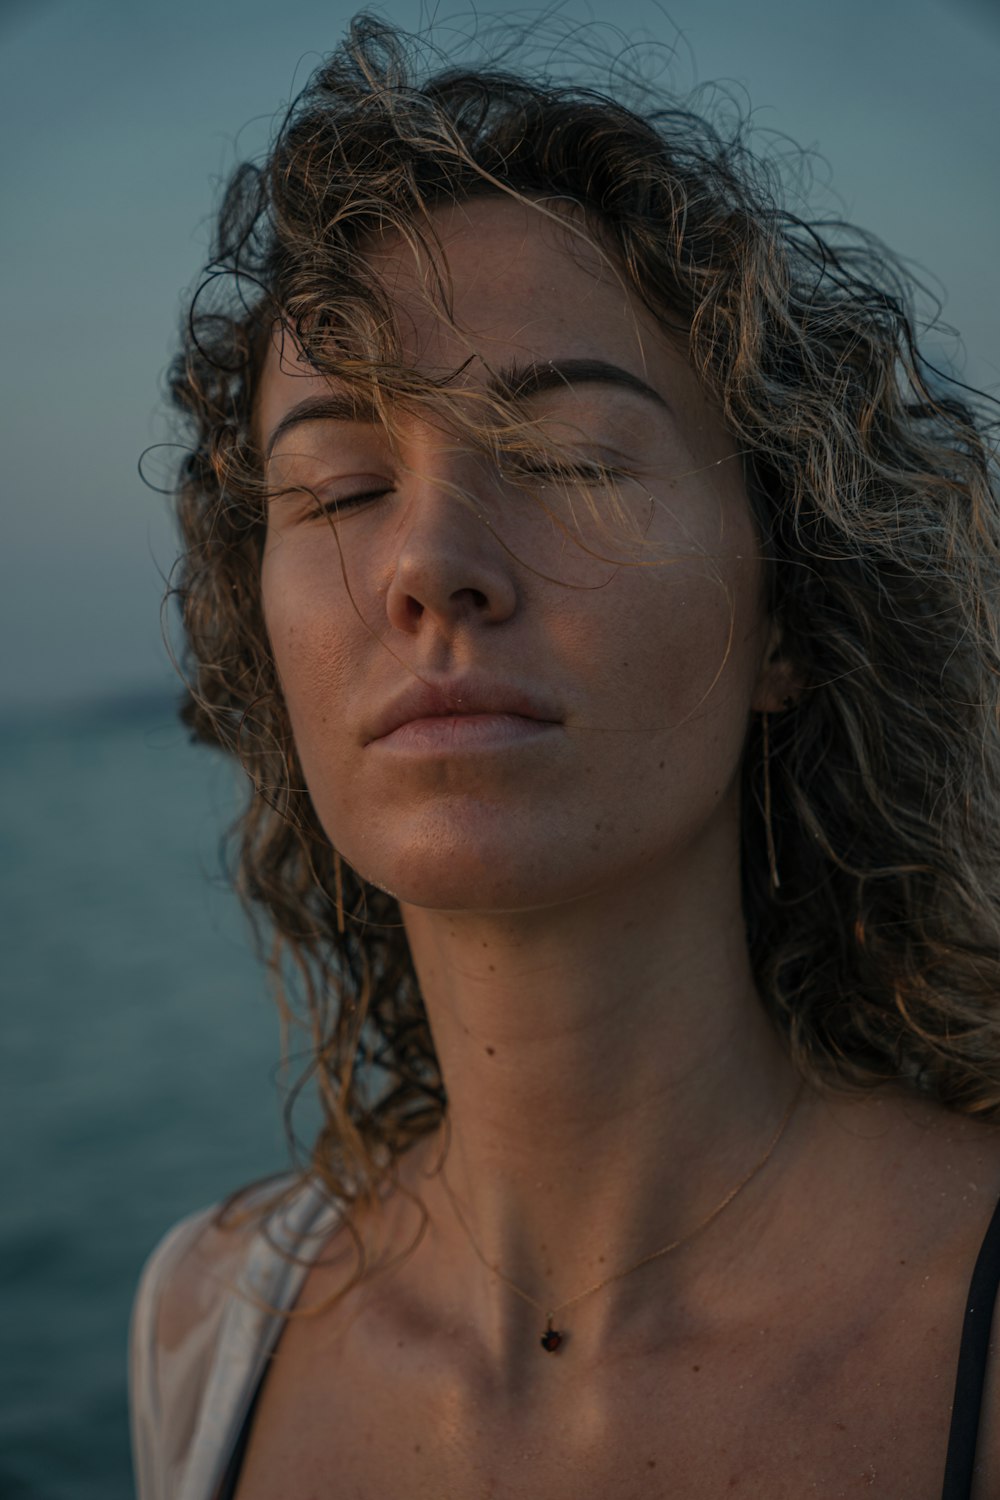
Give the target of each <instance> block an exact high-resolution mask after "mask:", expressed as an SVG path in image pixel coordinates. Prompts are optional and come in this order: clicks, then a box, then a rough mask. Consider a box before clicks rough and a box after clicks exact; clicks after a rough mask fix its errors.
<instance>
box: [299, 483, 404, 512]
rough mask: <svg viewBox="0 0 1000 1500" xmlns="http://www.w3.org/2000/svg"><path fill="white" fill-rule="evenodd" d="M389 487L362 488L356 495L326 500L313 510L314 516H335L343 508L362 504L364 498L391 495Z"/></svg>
mask: <svg viewBox="0 0 1000 1500" xmlns="http://www.w3.org/2000/svg"><path fill="white" fill-rule="evenodd" d="M391 494H392V490H391V489H384V490H362V491H360V492H359V493H358V494H357V495H343V496H341V498H340V499H339V500H326V501H324V502H323V504H322V505H319V506H317V508H316V510H314V511H313V515H315V516H336V515H338V514H339V513H340V512H341V511H343V510H351V509H353V507H354V506H356V505H363V504H364V503H365V501H366V500H381V498H382V496H383V495H391Z"/></svg>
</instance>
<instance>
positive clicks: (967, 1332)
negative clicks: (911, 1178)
mask: <svg viewBox="0 0 1000 1500" xmlns="http://www.w3.org/2000/svg"><path fill="white" fill-rule="evenodd" d="M998 1285H1000V1203H998V1204H997V1206H996V1208H995V1209H994V1210H993V1217H992V1218H991V1219H990V1222H989V1227H988V1228H987V1230H986V1234H985V1235H984V1237H983V1243H982V1245H981V1246H980V1249H979V1255H978V1256H977V1258H976V1265H975V1269H974V1270H973V1272H972V1281H971V1282H970V1284H969V1296H968V1300H967V1302H966V1307H965V1320H964V1322H963V1324H962V1343H961V1346H960V1348H959V1351H958V1369H957V1371H956V1374H955V1399H954V1403H953V1405H952V1410H951V1429H950V1431H949V1433H948V1456H947V1458H946V1459H945V1465H944V1488H943V1489H942V1491H941V1500H972V1471H973V1467H974V1465H975V1462H976V1444H977V1442H978V1440H979V1415H980V1412H981V1410H982V1405H983V1388H984V1386H985V1384H986V1365H987V1357H988V1354H989V1347H990V1329H991V1327H992V1324H993V1307H994V1304H995V1302H996V1299H997V1287H998ZM268 1369H270V1361H268V1364H267V1365H265V1367H264V1374H263V1375H262V1376H261V1378H260V1382H259V1384H258V1386H257V1389H256V1391H255V1392H254V1396H253V1400H252V1401H251V1403H250V1407H249V1410H248V1411H247V1414H246V1416H245V1418H244V1419H243V1426H242V1428H241V1429H240V1435H239V1438H238V1439H237V1442H236V1445H235V1447H234V1448H233V1452H232V1455H231V1457H230V1460H229V1464H228V1466H227V1468H226V1473H225V1477H224V1478H223V1481H222V1483H221V1485H220V1486H219V1490H218V1493H217V1496H216V1500H233V1496H234V1495H235V1493H236V1484H237V1481H238V1479H239V1474H240V1469H241V1468H242V1466H243V1455H244V1454H245V1453H246V1449H247V1443H248V1441H249V1438H250V1426H251V1423H252V1422H253V1415H254V1411H255V1410H256V1407H257V1402H258V1400H259V1398H260V1393H261V1389H262V1388H263V1385H264V1378H265V1376H266V1374H267V1371H268Z"/></svg>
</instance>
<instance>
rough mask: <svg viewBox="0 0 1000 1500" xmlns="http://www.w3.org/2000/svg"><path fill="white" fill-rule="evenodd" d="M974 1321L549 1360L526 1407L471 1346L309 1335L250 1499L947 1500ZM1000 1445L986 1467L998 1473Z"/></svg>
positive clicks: (911, 1305)
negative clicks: (954, 1420)
mask: <svg viewBox="0 0 1000 1500" xmlns="http://www.w3.org/2000/svg"><path fill="white" fill-rule="evenodd" d="M938 1300H939V1299H938ZM961 1310H962V1309H961V1305H958V1306H956V1307H952V1306H951V1305H950V1303H949V1305H948V1306H947V1307H944V1306H940V1305H938V1301H936V1299H934V1298H931V1300H930V1302H929V1303H927V1302H925V1304H923V1305H922V1304H921V1302H920V1300H919V1299H913V1300H912V1301H910V1300H908V1301H907V1303H906V1305H905V1306H904V1307H903V1308H897V1309H894V1310H891V1311H887V1312H886V1313H885V1314H883V1315H881V1316H877V1317H874V1318H872V1317H870V1316H868V1315H865V1316H855V1317H853V1318H852V1317H851V1316H850V1315H849V1313H848V1311H847V1309H846V1308H837V1307H836V1306H834V1307H831V1308H828V1309H822V1313H823V1315H822V1316H818V1315H817V1313H816V1311H815V1310H814V1311H813V1312H812V1313H811V1314H809V1315H808V1316H804V1315H803V1314H802V1313H801V1312H800V1313H799V1314H798V1315H797V1316H795V1317H789V1318H788V1319H787V1321H786V1322H782V1321H781V1320H780V1319H779V1320H777V1321H776V1322H775V1323H773V1324H770V1325H768V1326H762V1327H761V1326H747V1327H744V1328H740V1329H735V1330H734V1329H729V1330H727V1331H726V1334H725V1336H724V1337H721V1338H713V1339H708V1340H706V1339H704V1338H700V1339H680V1340H677V1341H674V1342H673V1343H672V1345H671V1346H670V1347H669V1348H661V1349H638V1350H634V1351H629V1350H623V1351H622V1352H621V1354H620V1355H616V1356H615V1357H614V1358H612V1359H611V1360H609V1361H608V1362H607V1364H606V1366H605V1367H604V1368H602V1370H601V1372H600V1374H599V1377H598V1378H595V1375H594V1373H593V1372H592V1373H591V1374H590V1375H589V1376H588V1375H587V1374H586V1373H585V1372H583V1371H575V1370H574V1368H573V1365H572V1360H571V1353H570V1351H569V1350H568V1349H567V1350H565V1351H562V1352H560V1354H559V1355H558V1356H552V1357H551V1361H552V1362H551V1363H548V1361H549V1358H550V1357H548V1356H545V1355H544V1354H542V1353H541V1352H540V1353H539V1360H540V1365H539V1378H540V1379H542V1380H543V1383H541V1384H540V1383H538V1381H537V1380H534V1379H533V1383H532V1389H531V1393H530V1395H529V1396H526V1397H525V1398H524V1399H522V1398H521V1396H520V1395H519V1393H518V1392H516V1391H511V1390H501V1389H498V1388H496V1387H495V1386H491V1384H490V1382H489V1380H488V1378H487V1377H486V1376H485V1375H484V1372H483V1371H481V1370H480V1369H478V1368H477V1366H476V1363H475V1360H474V1359H470V1358H469V1356H468V1352H467V1351H466V1350H465V1348H464V1346H463V1343H462V1339H461V1336H460V1333H456V1332H455V1331H452V1333H451V1336H450V1338H449V1332H448V1331H447V1330H444V1331H442V1333H441V1335H440V1336H436V1337H431V1338H428V1339H425V1340H411V1339H410V1338H409V1337H408V1336H402V1337H400V1338H399V1339H397V1340H396V1347H395V1348H394V1347H392V1345H391V1344H390V1343H389V1342H387V1341H386V1339H385V1338H384V1337H383V1336H382V1335H381V1334H372V1332H371V1330H369V1331H368V1332H369V1338H368V1340H367V1341H366V1338H365V1329H364V1327H358V1326H355V1327H353V1328H351V1327H342V1328H337V1327H333V1326H331V1327H330V1328H328V1329H327V1330H326V1332H325V1333H324V1334H320V1333H318V1331H317V1330H316V1329H315V1328H310V1326H309V1325H308V1324H306V1323H295V1322H293V1323H290V1324H289V1325H288V1326H287V1327H286V1330H285V1333H284V1335H283V1337H282V1340H281V1342H280V1344H279V1346H278V1350H277V1353H276V1356H275V1358H274V1360H273V1362H272V1365H271V1368H270V1371H269V1374H268V1376H267V1379H266V1381H265V1384H264V1387H263V1391H262V1394H261V1397H260V1400H259V1401H258V1404H257V1411H256V1415H255V1419H254V1424H253V1428H252V1432H251V1437H250V1443H249V1447H248V1450H247V1453H246V1456H245V1459H244V1463H243V1467H242V1471H241V1475H240V1480H239V1483H238V1485H237V1489H236V1500H265V1497H268V1500H273V1496H274V1495H275V1494H278V1493H280V1494H281V1495H282V1496H284V1497H287V1500H346V1497H350V1500H383V1497H384V1496H386V1495H390V1494H397V1495H406V1496H407V1497H408V1500H425V1497H426V1500H431V1497H433V1500H441V1497H442V1496H453V1495H454V1496H459V1495H461V1496H476V1497H480V1496H482V1497H490V1500H523V1497H524V1496H525V1495H528V1494H537V1495H538V1496H541V1497H544V1500H619V1497H633V1496H636V1497H638V1496H643V1497H649V1500H652V1497H657V1496H664V1497H666V1496H676V1495H678V1494H681V1495H684V1496H685V1497H690V1500H700V1497H705V1500H708V1497H712V1500H717V1497H719V1496H722V1495H729V1494H732V1495H734V1496H741V1495H742V1496H765V1495H766V1496H767V1497H768V1500H793V1497H794V1500H802V1496H803V1495H809V1494H816V1495H821V1496H825V1497H834V1496H839V1495H844V1496H850V1495H854V1494H865V1495H872V1496H884V1497H886V1500H890V1497H891V1500H938V1497H939V1496H940V1494H941V1481H942V1474H943V1467H944V1459H945V1451H946V1447H947V1439H948V1425H949V1420H950V1408H951V1400H952V1391H953V1381H954V1371H955V1359H956V1355H957V1341H958V1330H959V1328H960V1323H961ZM803 1325H804V1326H803ZM556 1360H558V1361H559V1364H558V1366H557V1365H556V1364H555V1361H556ZM543 1361H544V1362H545V1363H542V1362H543ZM547 1375H551V1376H552V1379H551V1382H550V1384H549V1385H548V1386H546V1385H545V1384H544V1378H545V1377H547ZM991 1426H992V1424H990V1423H989V1422H988V1420H986V1419H985V1418H984V1427H985V1430H984V1433H983V1443H982V1444H981V1449H980V1451H981V1452H985V1454H986V1455H987V1464H988V1472H996V1469H995V1466H994V1464H993V1459H992V1456H991V1455H990V1451H989V1450H990V1447H991V1445H993V1444H995V1437H994V1435H993V1433H992V1431H991ZM982 1493H983V1494H986V1493H989V1491H988V1490H984V1491H983V1492H982ZM977 1500H978V1496H977Z"/></svg>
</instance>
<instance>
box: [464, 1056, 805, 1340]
mask: <svg viewBox="0 0 1000 1500" xmlns="http://www.w3.org/2000/svg"><path fill="white" fill-rule="evenodd" d="M804 1087H805V1085H804V1084H803V1083H800V1084H799V1086H798V1088H797V1089H796V1091H795V1093H794V1095H793V1096H792V1100H791V1103H790V1104H789V1106H788V1108H787V1109H786V1110H785V1113H784V1116H783V1117H782V1120H781V1124H780V1125H779V1126H778V1128H777V1130H776V1131H775V1132H774V1135H773V1136H772V1137H771V1140H770V1142H769V1143H768V1147H767V1150H766V1151H765V1152H764V1155H763V1156H762V1157H761V1158H760V1160H759V1161H758V1162H757V1163H756V1164H755V1165H754V1166H753V1167H752V1168H751V1169H750V1171H749V1172H748V1173H747V1175H746V1176H745V1177H744V1178H743V1179H742V1180H741V1181H740V1182H738V1183H737V1184H736V1186H735V1187H734V1188H730V1190H729V1192H728V1193H727V1194H726V1196H725V1197H724V1198H723V1200H722V1202H721V1203H717V1204H716V1206H715V1207H714V1208H713V1209H712V1212H711V1213H710V1214H707V1215H706V1217H705V1218H704V1219H702V1220H701V1222H700V1223H698V1224H696V1225H695V1226H694V1228H693V1229H689V1230H688V1232H687V1234H682V1235H681V1236H680V1238H679V1239H676V1240H671V1241H670V1244H669V1245H663V1246H662V1247H661V1248H660V1249H659V1250H654V1251H653V1252H652V1254H651V1255H644V1256H643V1257H642V1259H641V1260H637V1261H636V1262H635V1264H634V1265H631V1266H627V1267H626V1269H625V1270H624V1271H615V1272H614V1273H613V1275H611V1276H605V1278H604V1280H603V1281H598V1282H595V1283H594V1285H593V1286H588V1287H587V1289H586V1291H584V1292H577V1294H576V1296H575V1297H567V1298H566V1301H565V1302H559V1303H557V1304H556V1305H555V1306H554V1307H546V1306H545V1304H544V1303H542V1302H539V1301H538V1300H537V1298H535V1297H532V1295H531V1293H530V1292H526V1291H525V1290H524V1288H523V1287H519V1286H518V1285H517V1283H516V1282H514V1281H511V1279H510V1277H509V1276H507V1275H505V1274H504V1272H503V1271H501V1269H500V1267H499V1266H495V1265H493V1263H492V1262H491V1261H488V1260H487V1259H486V1256H485V1255H484V1254H483V1252H482V1251H481V1250H480V1248H479V1246H478V1245H477V1244H476V1240H475V1237H474V1235H473V1233H472V1230H471V1229H470V1228H469V1226H468V1224H467V1223H466V1222H465V1218H464V1216H463V1214H462V1210H461V1209H460V1208H459V1206H458V1202H457V1200H456V1198H455V1195H454V1193H453V1192H452V1190H451V1187H450V1185H449V1183H448V1178H447V1176H446V1174H445V1170H444V1162H442V1163H441V1181H442V1183H443V1184H444V1190H445V1192H446V1193H447V1194H448V1198H449V1201H450V1203H451V1206H452V1208H453V1209H454V1210H455V1217H456V1218H457V1219H458V1222H459V1224H461V1226H462V1229H463V1230H464V1231H465V1235H466V1238H467V1239H468V1241H469V1244H470V1245H471V1246H472V1248H473V1250H474V1251H475V1252H476V1255H477V1256H478V1257H479V1259H480V1260H481V1261H482V1263H483V1265H484V1266H485V1267H486V1269H487V1270H488V1271H492V1272H493V1275H494V1276H499V1278H500V1280H501V1281H502V1282H504V1283H505V1284H506V1285H507V1286H509V1287H510V1289H511V1291H512V1292H516V1293H517V1295H518V1296H519V1297H521V1298H523V1300H524V1301H525V1302H530V1303H531V1306H532V1307H534V1308H536V1309H537V1310H538V1311H539V1312H540V1313H544V1315H545V1331H544V1333H543V1334H542V1336H541V1345H542V1348H543V1349H545V1350H546V1351H547V1352H548V1353H549V1354H554V1353H555V1352H556V1350H557V1349H558V1348H559V1346H560V1344H561V1343H562V1342H563V1340H564V1339H565V1338H566V1330H565V1329H558V1328H556V1327H555V1326H554V1324H553V1319H554V1318H555V1315H556V1313H559V1312H562V1311H563V1309H564V1308H567V1307H572V1306H573V1305H574V1304H575V1303H577V1302H582V1301H583V1299H584V1297H589V1296H591V1295H592V1294H593V1293H594V1292H599V1291H600V1290H601V1288H602V1287H605V1286H609V1285H610V1283H611V1282H612V1281H621V1279H622V1278H623V1277H624V1276H631V1274H632V1272H633V1271H638V1269H639V1267H640V1266H646V1265H648V1264H649V1262H650V1261H651V1260H658V1259H659V1258H660V1256H661V1255H669V1254H670V1252H671V1250H677V1249H679V1248H680V1246H681V1245H686V1244H687V1242H688V1240H693V1239H694V1237H695V1235H697V1234H700V1233H701V1231H702V1230H703V1229H707V1228H708V1226H709V1224H711V1222H712V1220H713V1219H717V1218H718V1217H719V1215H720V1214H721V1213H722V1211H723V1209H726V1208H728V1207H729V1205H730V1203H732V1201H733V1199H734V1198H737V1197H739V1195H740V1193H742V1191H743V1189H744V1188H745V1187H749V1185H750V1183H751V1182H753V1180H754V1178H755V1177H756V1176H757V1173H758V1172H762V1171H763V1169H764V1168H765V1167H766V1166H767V1163H768V1162H769V1161H770V1159H771V1157H772V1156H773V1154H774V1151H775V1148H776V1147H777V1145H778V1142H779V1141H780V1140H781V1137H782V1136H783V1135H784V1133H785V1131H786V1129H787V1128H788V1122H789V1120H790V1119H791V1118H792V1115H793V1114H794V1112H795V1106H796V1105H797V1104H798V1102H799V1099H800V1098H801V1097H802V1090H803V1088H804Z"/></svg>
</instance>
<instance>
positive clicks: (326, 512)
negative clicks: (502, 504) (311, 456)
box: [313, 464, 628, 516]
mask: <svg viewBox="0 0 1000 1500" xmlns="http://www.w3.org/2000/svg"><path fill="white" fill-rule="evenodd" d="M501 474H502V475H503V477H504V478H508V477H509V478H514V477H515V476H516V477H517V478H526V477H533V478H540V479H541V478H544V479H568V480H573V479H576V480H582V481H583V482H584V483H589V484H598V483H600V481H601V480H602V479H604V478H605V477H606V476H607V475H612V476H615V477H621V478H627V477H628V476H627V474H625V471H624V470H621V469H616V468H612V467H611V466H610V465H606V466H605V467H604V468H598V467H597V466H596V465H594V464H578V465H559V464H519V465H516V466H515V467H513V468H510V469H507V470H501ZM391 494H392V489H391V488H388V487H387V488H386V489H381V490H362V491H359V493H358V494H356V495H344V496H342V497H341V498H340V499H339V500H327V501H325V502H324V503H323V504H321V505H319V506H318V507H317V509H316V510H315V511H314V512H313V515H315V516H336V515H339V514H340V513H341V512H342V511H345V510H352V509H353V508H354V507H356V506H358V505H363V504H364V503H365V502H366V501H368V500H381V499H382V497H383V496H384V495H391Z"/></svg>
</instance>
